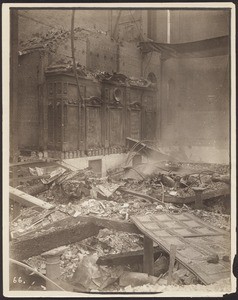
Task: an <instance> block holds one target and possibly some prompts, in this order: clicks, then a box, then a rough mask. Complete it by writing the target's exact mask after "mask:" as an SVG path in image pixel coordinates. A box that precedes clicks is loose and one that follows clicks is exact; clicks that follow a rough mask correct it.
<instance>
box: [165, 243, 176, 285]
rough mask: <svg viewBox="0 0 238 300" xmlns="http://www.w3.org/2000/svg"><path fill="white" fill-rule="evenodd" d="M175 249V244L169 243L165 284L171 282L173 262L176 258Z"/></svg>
mask: <svg viewBox="0 0 238 300" xmlns="http://www.w3.org/2000/svg"><path fill="white" fill-rule="evenodd" d="M176 250H177V245H173V244H171V245H170V252H169V271H168V279H167V285H170V284H171V283H172V275H173V269H174V263H175V259H176Z"/></svg>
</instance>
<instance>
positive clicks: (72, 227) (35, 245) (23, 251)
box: [10, 216, 140, 260]
mask: <svg viewBox="0 0 238 300" xmlns="http://www.w3.org/2000/svg"><path fill="white" fill-rule="evenodd" d="M103 228H108V229H110V230H118V231H124V232H129V233H136V234H139V233H140V231H139V230H138V228H137V227H136V226H135V225H134V224H132V223H129V222H123V221H117V220H109V219H101V218H95V217H85V216H78V217H76V218H74V217H67V218H65V219H63V220H60V221H56V222H54V223H51V224H49V225H46V226H44V227H43V228H41V229H35V230H33V231H31V232H29V233H26V234H24V235H22V236H20V237H18V238H15V239H13V240H12V241H11V243H10V257H12V258H15V259H18V260H21V259H26V258H28V257H31V256H36V255H40V254H41V253H43V252H46V251H49V250H51V249H54V248H57V247H60V246H64V245H68V244H72V243H76V242H79V241H81V240H84V239H86V238H88V237H90V236H93V235H97V234H98V232H99V230H100V229H103Z"/></svg>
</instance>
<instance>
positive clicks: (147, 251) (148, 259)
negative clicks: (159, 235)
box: [143, 235, 154, 275]
mask: <svg viewBox="0 0 238 300" xmlns="http://www.w3.org/2000/svg"><path fill="white" fill-rule="evenodd" d="M143 272H144V273H147V274H148V275H154V247H153V240H152V239H151V238H149V237H148V236H146V235H144V257H143Z"/></svg>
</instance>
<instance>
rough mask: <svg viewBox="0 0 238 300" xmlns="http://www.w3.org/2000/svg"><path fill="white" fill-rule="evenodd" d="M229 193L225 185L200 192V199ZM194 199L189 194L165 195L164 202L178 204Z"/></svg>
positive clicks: (191, 201)
mask: <svg viewBox="0 0 238 300" xmlns="http://www.w3.org/2000/svg"><path fill="white" fill-rule="evenodd" d="M228 195H230V187H229V186H228V185H227V187H224V188H220V189H216V190H214V191H205V192H203V193H202V195H201V198H202V200H209V199H213V198H217V197H221V196H228ZM195 200H196V196H195V195H194V196H189V197H176V196H170V195H165V197H164V202H168V203H175V204H176V203H178V204H188V203H193V202H195Z"/></svg>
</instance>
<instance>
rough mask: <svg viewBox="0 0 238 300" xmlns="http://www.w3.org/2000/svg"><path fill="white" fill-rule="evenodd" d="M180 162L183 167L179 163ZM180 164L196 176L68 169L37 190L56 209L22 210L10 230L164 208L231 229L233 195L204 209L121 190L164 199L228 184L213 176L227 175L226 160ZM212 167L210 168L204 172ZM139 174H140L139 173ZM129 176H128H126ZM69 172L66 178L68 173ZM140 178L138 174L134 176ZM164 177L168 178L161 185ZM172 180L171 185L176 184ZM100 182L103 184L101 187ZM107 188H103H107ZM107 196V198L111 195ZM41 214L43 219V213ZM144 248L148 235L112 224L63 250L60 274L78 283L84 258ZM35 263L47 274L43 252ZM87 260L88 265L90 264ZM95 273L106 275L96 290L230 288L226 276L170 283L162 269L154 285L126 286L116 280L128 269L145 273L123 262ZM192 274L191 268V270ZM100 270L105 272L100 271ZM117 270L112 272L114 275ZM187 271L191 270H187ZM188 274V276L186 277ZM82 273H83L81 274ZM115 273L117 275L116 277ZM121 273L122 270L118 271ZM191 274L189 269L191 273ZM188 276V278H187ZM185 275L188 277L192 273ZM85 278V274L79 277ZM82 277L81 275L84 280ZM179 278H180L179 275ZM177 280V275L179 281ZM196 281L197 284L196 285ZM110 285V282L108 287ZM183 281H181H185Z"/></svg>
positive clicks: (93, 285)
mask: <svg viewBox="0 0 238 300" xmlns="http://www.w3.org/2000/svg"><path fill="white" fill-rule="evenodd" d="M177 167H178V166H177ZM179 168H182V169H183V170H184V169H185V171H186V168H189V169H190V170H193V171H194V174H192V175H186V174H183V175H181V174H180V175H179V173H177V174H176V173H173V170H170V171H169V172H168V171H165V172H163V171H162V170H161V169H160V171H157V172H155V171H152V172H150V174H149V175H148V174H146V173H145V174H143V173H142V171H141V169H140V170H139V169H138V172H139V173H142V176H143V177H144V179H142V178H141V177H142V176H140V175H139V178H138V176H137V175H138V172H134V173H133V170H129V172H131V174H132V175H130V174H129V176H128V172H127V173H126V172H122V175H120V176H119V178H118V177H114V176H113V174H112V175H110V176H108V177H106V178H98V177H97V176H96V175H95V174H93V172H92V171H90V170H85V171H80V172H79V173H78V174H76V175H75V176H73V177H72V178H69V179H67V174H70V173H72V172H70V171H69V172H68V173H67V172H66V175H65V174H64V175H63V176H62V177H63V178H64V180H63V182H62V177H60V178H61V183H59V181H58V182H57V180H56V181H55V182H54V183H53V185H51V187H50V189H48V190H47V191H45V192H43V193H41V194H39V195H37V197H38V198H40V199H42V200H44V201H47V202H50V203H52V204H54V205H55V206H56V209H55V210H54V211H53V212H52V213H51V214H49V215H44V213H45V212H42V213H39V212H38V211H37V210H35V209H34V207H33V208H31V209H23V210H22V211H21V215H20V216H19V217H18V218H17V219H15V220H13V221H12V223H11V226H10V229H11V232H12V236H13V237H17V236H20V235H22V234H25V233H26V232H29V231H31V230H33V229H37V228H39V229H40V228H42V227H43V226H45V225H48V224H51V223H53V222H55V221H57V220H61V219H64V218H66V217H68V216H74V217H75V216H78V215H82V216H85V215H86V216H96V217H101V218H107V219H115V220H125V221H130V216H132V215H136V214H141V213H143V214H153V213H159V212H167V213H172V212H175V213H182V212H190V213H193V214H194V215H196V216H197V217H199V218H201V219H203V220H204V221H206V222H210V223H212V225H213V226H216V227H218V228H222V229H225V230H227V231H230V200H229V198H228V197H216V198H214V199H212V200H206V202H205V206H204V207H203V208H202V209H195V208H194V203H191V204H176V203H173V204H171V203H159V202H156V201H155V202H151V201H149V200H147V199H143V198H141V197H137V196H134V195H130V194H127V193H124V192H121V191H120V189H117V187H119V186H123V188H126V189H130V190H133V191H136V192H141V193H144V194H147V195H150V196H152V197H154V198H157V199H159V200H161V199H162V197H163V195H165V194H169V195H172V196H173V195H174V196H179V197H183V196H186V197H187V196H188V195H192V196H193V195H194V192H193V190H192V189H191V187H192V186H205V187H207V189H208V190H209V189H210V190H216V189H218V188H219V187H223V186H224V185H226V186H227V184H226V183H224V182H221V181H218V182H217V181H215V182H214V181H213V180H212V179H213V175H214V174H215V173H216V174H218V175H219V176H220V175H222V174H227V173H228V172H229V167H228V166H224V165H208V164H206V165H204V164H180V165H179ZM205 170H209V171H210V172H204V173H202V172H203V171H205ZM162 172H163V174H164V179H162V178H161V174H162ZM135 174H137V175H135ZM125 175H127V176H125ZM64 176H66V177H64ZM133 177H136V178H133ZM161 182H163V183H162V184H161ZM171 182H172V184H171ZM27 185H31V183H26V184H23V185H21V187H20V188H21V189H23V190H24V186H27ZM100 186H102V189H101V190H100ZM103 189H104V190H103ZM106 195H107V197H106ZM41 216H42V218H41ZM140 249H143V238H142V236H141V235H138V234H129V233H124V232H116V231H111V230H108V229H103V230H100V232H99V234H98V235H97V236H94V237H91V238H88V239H86V240H83V241H81V242H79V243H75V244H72V245H68V247H67V250H65V251H64V253H63V254H62V255H61V261H60V267H61V276H60V277H61V279H63V280H67V281H69V282H71V283H72V280H73V283H74V284H76V282H75V276H76V275H74V274H75V271H76V272H78V271H77V268H78V266H79V264H82V262H83V261H84V257H91V256H92V255H94V256H92V257H94V259H95V257H96V256H97V257H99V256H102V255H106V254H116V253H123V252H127V251H133V250H140ZM26 262H27V263H28V264H29V265H31V266H32V267H33V268H36V269H37V270H38V271H40V272H41V273H42V274H45V273H46V263H45V260H44V259H43V258H42V257H41V256H37V257H32V258H29V259H28V260H27V261H26ZM87 263H91V262H85V265H84V267H87V266H89V265H87ZM91 268H92V272H95V273H96V274H97V276H98V277H97V276H96V275H95V276H96V277H97V278H100V277H101V278H104V279H105V282H106V283H105V282H104V283H102V282H96V283H95V282H90V284H91V285H90V284H89V283H88V286H90V289H91V290H97V287H99V286H100V289H99V290H102V287H103V286H104V285H106V287H105V288H104V290H108V291H126V292H145V291H146V292H165V291H169V292H173V291H182V292H191V291H194V292H195V291H199V292H202V291H216V292H218V291H221V292H223V291H227V290H228V291H229V284H230V282H229V280H228V279H227V280H224V281H223V282H222V285H221V284H220V283H218V282H217V283H215V284H213V285H210V286H204V285H201V284H199V280H194V278H192V277H191V278H192V281H189V280H188V281H187V284H186V283H185V282H186V280H185V281H182V283H181V281H180V282H179V281H177V282H179V283H180V285H178V284H177V285H172V286H167V285H166V281H167V277H166V276H167V274H166V272H165V273H164V274H161V278H160V281H159V282H158V283H156V284H154V285H150V284H146V285H143V286H135V287H131V286H130V283H129V282H128V286H127V287H121V286H120V285H119V284H118V281H117V280H116V278H117V275H118V274H121V272H123V271H125V270H127V271H128V270H129V271H133V272H141V266H135V265H134V266H121V267H120V268H119V267H106V266H103V267H102V266H100V268H98V267H97V268H95V266H93V267H91ZM187 272H188V273H190V272H189V271H187ZM99 273H100V274H101V275H100V276H99V275H98V274H99ZM112 274H113V275H112ZM185 275H186V274H185ZM185 275H184V276H185ZM77 276H78V275H77ZM113 276H114V277H113ZM118 276H119V275H118ZM186 276H187V277H189V276H190V274H187V275H186ZM186 276H185V277H186ZM187 277H186V278H187ZM79 278H80V276H79ZM109 278H115V280H114V281H113V282H110V281H109ZM80 280H82V279H80ZM174 280H175V278H174ZM175 282H176V280H175ZM194 282H195V283H196V284H195V285H194ZM107 284H108V286H107ZM181 284H182V285H181Z"/></svg>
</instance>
